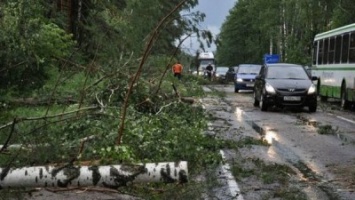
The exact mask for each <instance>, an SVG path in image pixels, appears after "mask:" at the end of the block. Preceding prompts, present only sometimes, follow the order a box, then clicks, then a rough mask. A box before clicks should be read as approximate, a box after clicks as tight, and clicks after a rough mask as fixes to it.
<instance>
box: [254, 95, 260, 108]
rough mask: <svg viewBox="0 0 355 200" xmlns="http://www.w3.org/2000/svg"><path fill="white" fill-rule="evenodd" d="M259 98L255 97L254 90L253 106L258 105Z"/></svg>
mask: <svg viewBox="0 0 355 200" xmlns="http://www.w3.org/2000/svg"><path fill="white" fill-rule="evenodd" d="M259 103H260V102H259V100H257V99H256V94H255V91H254V106H255V107H258V106H259Z"/></svg>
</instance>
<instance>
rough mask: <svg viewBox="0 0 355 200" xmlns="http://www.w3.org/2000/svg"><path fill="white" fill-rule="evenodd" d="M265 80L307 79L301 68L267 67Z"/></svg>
mask: <svg viewBox="0 0 355 200" xmlns="http://www.w3.org/2000/svg"><path fill="white" fill-rule="evenodd" d="M266 78H268V79H301V80H304V79H309V77H308V75H307V73H306V71H305V70H304V69H303V67H302V66H273V67H269V68H268V71H267V74H266Z"/></svg>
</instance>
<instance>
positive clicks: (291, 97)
mask: <svg viewBox="0 0 355 200" xmlns="http://www.w3.org/2000/svg"><path fill="white" fill-rule="evenodd" d="M313 80H317V77H310V76H309V75H308V73H307V71H306V69H305V68H304V67H303V66H302V65H297V64H289V63H277V64H266V65H264V66H263V67H262V68H261V71H260V74H259V75H258V76H257V77H256V81H255V88H254V106H260V108H261V110H262V111H267V109H268V107H269V106H278V107H284V106H297V107H304V106H307V107H308V108H309V111H310V112H316V110H317V89H316V86H315V85H314V84H313V83H312V81H313Z"/></svg>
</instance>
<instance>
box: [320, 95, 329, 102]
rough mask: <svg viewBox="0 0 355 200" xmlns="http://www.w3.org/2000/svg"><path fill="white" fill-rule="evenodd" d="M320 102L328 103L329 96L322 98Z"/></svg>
mask: <svg viewBox="0 0 355 200" xmlns="http://www.w3.org/2000/svg"><path fill="white" fill-rule="evenodd" d="M320 100H321V101H322V102H326V101H328V97H327V96H320Z"/></svg>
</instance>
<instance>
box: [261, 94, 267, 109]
mask: <svg viewBox="0 0 355 200" xmlns="http://www.w3.org/2000/svg"><path fill="white" fill-rule="evenodd" d="M264 96H265V95H264V94H261V96H260V108H261V111H267V107H268V105H267V103H266V102H265V99H264Z"/></svg>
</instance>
